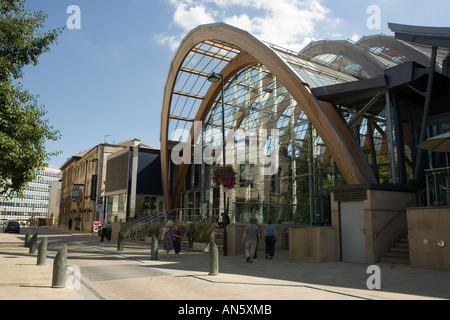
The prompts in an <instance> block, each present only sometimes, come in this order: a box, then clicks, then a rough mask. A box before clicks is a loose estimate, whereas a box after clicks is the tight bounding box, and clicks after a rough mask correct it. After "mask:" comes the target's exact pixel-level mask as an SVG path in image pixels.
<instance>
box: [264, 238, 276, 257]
mask: <svg viewBox="0 0 450 320" xmlns="http://www.w3.org/2000/svg"><path fill="white" fill-rule="evenodd" d="M266 254H268V255H269V256H271V257H273V256H274V254H275V237H274V236H266Z"/></svg>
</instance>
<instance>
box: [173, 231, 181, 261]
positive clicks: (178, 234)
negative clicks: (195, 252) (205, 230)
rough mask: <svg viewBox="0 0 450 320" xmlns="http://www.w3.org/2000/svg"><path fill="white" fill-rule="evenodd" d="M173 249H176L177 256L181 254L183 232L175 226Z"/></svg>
mask: <svg viewBox="0 0 450 320" xmlns="http://www.w3.org/2000/svg"><path fill="white" fill-rule="evenodd" d="M173 238H174V241H173V247H174V249H175V255H177V256H178V255H180V252H181V230H180V228H179V227H178V225H177V224H176V225H174V226H173Z"/></svg>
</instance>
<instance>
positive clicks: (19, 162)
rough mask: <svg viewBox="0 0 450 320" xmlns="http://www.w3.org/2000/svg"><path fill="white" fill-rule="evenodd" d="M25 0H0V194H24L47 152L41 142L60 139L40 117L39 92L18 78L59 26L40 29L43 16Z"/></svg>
mask: <svg viewBox="0 0 450 320" xmlns="http://www.w3.org/2000/svg"><path fill="white" fill-rule="evenodd" d="M25 2H26V0H0V194H4V193H8V194H9V195H11V194H13V193H16V194H19V195H20V194H22V192H23V189H24V187H25V186H26V185H27V183H28V182H30V181H32V180H33V179H35V170H39V169H43V168H44V167H46V166H47V164H46V163H45V162H46V161H48V160H49V159H50V157H52V156H54V155H56V154H57V153H47V152H46V150H45V146H44V144H45V142H46V141H48V140H54V141H56V140H58V139H59V132H58V131H56V130H54V129H53V127H51V126H50V125H49V123H48V120H47V119H45V118H44V116H45V115H46V111H45V109H44V107H43V106H40V105H38V101H37V97H36V96H34V95H33V94H31V93H30V92H28V91H27V90H25V89H24V88H23V86H22V85H21V84H20V82H19V81H18V80H19V79H20V78H22V77H23V71H22V70H23V68H24V67H25V66H27V65H31V64H33V65H37V64H38V57H39V56H40V55H41V54H43V53H45V52H48V51H49V50H50V45H51V44H52V43H54V42H56V40H57V38H58V36H59V35H60V33H61V31H62V29H54V30H50V31H42V29H43V28H44V21H45V19H46V17H47V16H46V15H44V13H43V12H42V11H38V12H31V10H30V9H29V8H26V7H25Z"/></svg>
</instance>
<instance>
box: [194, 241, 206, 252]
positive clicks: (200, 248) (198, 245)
mask: <svg viewBox="0 0 450 320" xmlns="http://www.w3.org/2000/svg"><path fill="white" fill-rule="evenodd" d="M192 248H193V249H194V251H197V252H209V243H204V242H195V241H194V243H193V244H192Z"/></svg>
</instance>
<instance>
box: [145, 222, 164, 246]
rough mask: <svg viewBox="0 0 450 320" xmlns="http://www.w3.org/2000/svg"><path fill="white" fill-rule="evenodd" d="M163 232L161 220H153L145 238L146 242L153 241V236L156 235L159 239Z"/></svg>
mask: <svg viewBox="0 0 450 320" xmlns="http://www.w3.org/2000/svg"><path fill="white" fill-rule="evenodd" d="M160 233H161V225H160V223H159V222H153V223H151V224H150V225H149V227H148V233H147V236H146V238H145V242H147V243H152V238H153V236H155V237H156V239H159V235H160Z"/></svg>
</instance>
